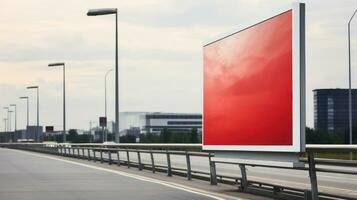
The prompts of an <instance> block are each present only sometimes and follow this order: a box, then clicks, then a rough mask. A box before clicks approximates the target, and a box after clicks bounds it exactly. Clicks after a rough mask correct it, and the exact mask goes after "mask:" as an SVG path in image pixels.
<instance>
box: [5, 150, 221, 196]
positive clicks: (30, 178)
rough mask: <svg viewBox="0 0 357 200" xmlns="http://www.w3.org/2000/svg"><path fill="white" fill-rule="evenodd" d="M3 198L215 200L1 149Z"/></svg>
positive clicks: (97, 170) (122, 176)
mask: <svg viewBox="0 0 357 200" xmlns="http://www.w3.org/2000/svg"><path fill="white" fill-rule="evenodd" d="M0 199H1V200H48V199H51V200H57V199H58V200H82V199H83V200H84V199H85V200H98V199H100V200H111V199H113V200H114V199H115V200H118V199H125V200H127V199H128V200H136V199H148V200H151V199H152V200H157V199H177V200H178V199H182V200H187V199H193V200H194V199H197V200H198V199H200V200H201V199H215V198H213V197H207V196H203V195H201V194H197V193H192V192H189V191H184V190H181V189H180V188H175V187H170V186H166V185H162V184H158V183H155V182H148V181H146V180H140V179H137V178H133V177H129V176H125V175H120V174H115V173H111V172H109V171H103V170H99V169H95V168H90V167H86V166H81V165H76V164H73V163H68V162H63V161H59V160H53V159H49V158H45V157H38V156H34V155H31V154H28V153H25V152H19V151H14V150H8V149H0Z"/></svg>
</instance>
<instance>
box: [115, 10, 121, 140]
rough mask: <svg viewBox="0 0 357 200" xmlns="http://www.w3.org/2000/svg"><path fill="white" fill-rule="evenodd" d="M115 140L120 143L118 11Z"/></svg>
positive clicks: (116, 19) (116, 16)
mask: <svg viewBox="0 0 357 200" xmlns="http://www.w3.org/2000/svg"><path fill="white" fill-rule="evenodd" d="M115 142H116V143H119V142H120V141H119V66H118V12H116V13H115Z"/></svg>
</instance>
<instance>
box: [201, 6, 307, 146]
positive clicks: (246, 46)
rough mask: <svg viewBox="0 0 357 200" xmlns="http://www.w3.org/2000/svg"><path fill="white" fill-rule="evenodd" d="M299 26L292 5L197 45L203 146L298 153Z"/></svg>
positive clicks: (300, 13) (301, 134) (301, 129)
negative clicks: (201, 62) (201, 59)
mask: <svg viewBox="0 0 357 200" xmlns="http://www.w3.org/2000/svg"><path fill="white" fill-rule="evenodd" d="M304 27H305V9H304V5H303V4H294V5H293V6H292V7H290V8H287V9H285V10H283V11H281V12H278V13H277V14H276V15H272V16H270V18H265V19H263V20H259V21H258V23H255V24H251V25H249V26H244V27H242V28H240V29H238V30H237V31H235V32H233V33H229V34H226V35H224V36H222V37H220V38H218V39H215V40H213V41H210V42H209V43H207V44H206V45H205V46H204V47H203V51H204V108H203V110H204V114H203V123H204V124H203V149H205V150H225V151H268V152H270V151H272V152H301V151H304V147H305V28H304Z"/></svg>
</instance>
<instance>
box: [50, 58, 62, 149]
mask: <svg viewBox="0 0 357 200" xmlns="http://www.w3.org/2000/svg"><path fill="white" fill-rule="evenodd" d="M48 66H49V67H57V66H62V67H63V133H62V138H63V143H65V142H66V66H65V64H64V63H63V62H60V63H50V64H48Z"/></svg>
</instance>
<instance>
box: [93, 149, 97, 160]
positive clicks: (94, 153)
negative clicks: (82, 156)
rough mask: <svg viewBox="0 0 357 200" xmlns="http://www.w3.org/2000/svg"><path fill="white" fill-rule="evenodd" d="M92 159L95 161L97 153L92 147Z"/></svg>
mask: <svg viewBox="0 0 357 200" xmlns="http://www.w3.org/2000/svg"><path fill="white" fill-rule="evenodd" d="M93 160H94V162H97V155H96V150H95V149H93Z"/></svg>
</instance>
